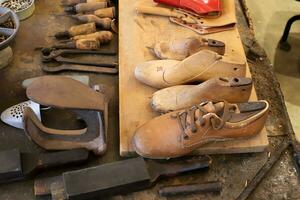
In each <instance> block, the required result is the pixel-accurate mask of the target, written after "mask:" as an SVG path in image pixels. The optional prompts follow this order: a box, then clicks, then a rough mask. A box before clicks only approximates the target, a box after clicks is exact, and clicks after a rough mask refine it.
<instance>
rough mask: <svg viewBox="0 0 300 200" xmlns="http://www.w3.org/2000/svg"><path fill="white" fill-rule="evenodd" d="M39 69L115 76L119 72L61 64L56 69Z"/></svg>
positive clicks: (104, 68)
mask: <svg viewBox="0 0 300 200" xmlns="http://www.w3.org/2000/svg"><path fill="white" fill-rule="evenodd" d="M41 68H42V70H43V71H45V72H62V71H77V72H93V73H99V74H117V73H118V72H119V70H118V69H117V68H110V67H99V66H91V65H74V64H63V65H59V66H56V67H49V66H47V65H41Z"/></svg>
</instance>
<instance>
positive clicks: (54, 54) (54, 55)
mask: <svg viewBox="0 0 300 200" xmlns="http://www.w3.org/2000/svg"><path fill="white" fill-rule="evenodd" d="M82 54H83V55H106V56H114V55H116V53H115V52H106V51H90V50H78V49H74V50H53V49H43V50H42V62H44V63H46V62H52V61H56V62H59V63H63V64H79V65H91V66H100V67H116V66H118V63H114V62H112V63H102V62H93V63H91V62H90V61H82V60H76V59H73V58H65V57H63V56H66V55H82Z"/></svg>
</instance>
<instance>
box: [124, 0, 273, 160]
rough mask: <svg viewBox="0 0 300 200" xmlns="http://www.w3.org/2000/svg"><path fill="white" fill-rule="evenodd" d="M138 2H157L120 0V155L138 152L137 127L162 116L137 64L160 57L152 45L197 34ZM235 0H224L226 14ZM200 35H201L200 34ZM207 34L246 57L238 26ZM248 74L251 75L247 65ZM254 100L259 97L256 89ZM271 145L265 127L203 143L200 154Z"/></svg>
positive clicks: (232, 53) (229, 51) (233, 54)
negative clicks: (147, 11)
mask: <svg viewBox="0 0 300 200" xmlns="http://www.w3.org/2000/svg"><path fill="white" fill-rule="evenodd" d="M136 4H143V5H150V6H151V5H154V3H152V0H139V1H135V0H122V1H120V2H119V19H120V21H119V30H120V31H119V32H120V33H119V34H120V38H119V62H120V78H119V87H120V155H121V156H131V155H135V152H134V150H133V148H132V145H131V138H132V136H133V134H134V131H135V130H136V129H137V128H138V127H139V126H140V125H142V124H143V123H145V122H147V121H149V120H150V119H152V118H154V117H156V116H158V113H156V112H154V111H152V109H151V106H150V100H151V97H152V94H153V93H154V92H155V91H156V89H154V88H151V87H149V86H147V85H144V84H142V83H140V82H138V81H137V80H136V79H135V77H134V69H135V67H136V66H137V64H139V63H142V62H145V61H148V60H154V59H156V58H155V57H154V56H153V55H152V54H151V52H150V51H149V48H148V47H151V46H153V44H154V43H156V42H159V41H162V40H173V39H175V38H182V37H190V36H197V35H198V34H197V33H195V32H193V31H192V30H189V29H187V28H184V27H181V26H178V25H175V24H173V23H171V22H170V21H169V20H168V18H164V17H157V16H150V15H142V14H137V13H136V11H135V5H136ZM234 6H235V5H234V1H232V0H223V9H224V14H223V17H224V16H226V15H227V13H228V12H235V7H234ZM198 36H199V35H198ZM205 37H208V38H213V39H218V40H221V41H223V42H225V43H226V52H225V55H227V56H230V57H233V58H235V59H241V60H243V61H245V60H246V56H245V52H244V49H243V46H242V42H241V39H240V35H239V32H238V30H237V28H235V29H234V30H230V31H225V32H221V33H216V34H210V35H207V36H205ZM247 77H251V74H250V71H249V68H248V67H247ZM250 100H257V97H256V92H255V89H253V90H252V94H251V98H250ZM266 146H268V138H267V132H266V130H265V129H264V130H263V131H262V132H261V133H260V134H258V135H257V136H255V137H252V138H248V139H241V140H234V141H226V142H219V143H213V144H208V145H205V146H203V147H201V148H200V149H199V151H198V153H200V154H218V153H246V152H260V151H263V150H264V149H265V148H266Z"/></svg>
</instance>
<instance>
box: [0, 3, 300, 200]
mask: <svg viewBox="0 0 300 200" xmlns="http://www.w3.org/2000/svg"><path fill="white" fill-rule="evenodd" d="M59 2H60V1H59V0H53V1H49V0H38V1H37V2H36V10H35V13H34V15H33V16H32V17H31V18H29V19H27V20H25V21H23V22H21V27H20V30H19V32H18V35H17V37H16V39H15V41H14V42H13V44H12V48H13V51H14V60H13V62H12V64H11V65H10V66H8V67H7V68H5V69H2V70H0V91H1V98H0V112H2V111H3V110H5V109H6V108H8V107H10V106H12V105H15V104H17V103H20V102H22V101H25V100H27V99H26V95H25V90H24V89H22V87H21V82H22V80H24V79H26V78H31V77H35V76H39V75H43V74H44V73H43V72H42V71H41V69H40V66H39V65H40V58H39V56H40V55H39V51H35V48H36V47H41V46H50V45H51V44H52V43H53V41H54V38H53V37H49V36H53V35H54V32H56V31H60V30H64V29H66V28H68V27H69V26H71V24H75V21H73V20H72V19H69V18H67V17H62V16H57V15H55V14H57V13H62V8H61V7H60V6H59ZM236 6H237V16H238V22H239V31H240V33H241V37H242V40H243V43H244V48H245V51H246V55H247V57H248V59H250V60H251V62H250V71H251V72H252V76H253V79H254V82H255V84H256V91H257V95H258V98H259V99H266V100H268V101H269V102H270V104H271V111H270V116H269V119H268V122H267V124H266V128H267V131H268V133H269V134H273V135H274V134H275V135H282V134H283V133H286V134H291V133H292V132H293V131H292V129H291V126H290V122H289V119H288V116H287V113H286V109H285V106H284V102H283V98H282V94H281V91H280V88H279V84H278V82H277V80H276V78H275V76H274V73H273V71H272V67H271V66H270V63H269V61H268V59H267V57H266V55H265V53H264V51H263V50H262V49H261V48H260V47H259V46H258V45H257V44H256V42H255V40H254V38H253V35H252V34H251V31H250V29H249V28H248V25H247V21H246V18H245V16H244V14H243V12H242V10H241V5H240V4H239V2H238V1H236ZM116 39H117V38H115V40H114V41H113V43H112V44H111V46H110V47H108V48H115V47H116V46H117V40H116ZM115 59H116V58H115ZM120 67H122V66H120ZM68 74H75V73H68ZM83 74H85V75H86V74H87V75H89V76H90V79H91V81H92V83H102V84H107V85H108V86H109V87H110V88H111V90H112V91H114V97H113V99H112V101H111V104H110V108H109V109H110V112H109V121H110V122H109V131H108V132H109V135H108V152H107V153H106V154H105V155H104V156H103V157H101V158H96V157H95V156H91V158H90V162H89V163H88V164H85V165H82V166H74V167H68V168H63V169H57V170H52V171H48V172H44V173H42V174H40V175H39V177H46V176H54V175H59V174H60V173H62V172H64V171H68V170H72V169H79V168H82V167H88V166H94V165H97V164H102V163H106V162H112V161H115V160H120V159H122V158H120V156H119V125H118V124H119V123H118V122H119V119H118V116H119V112H118V110H119V109H118V76H111V75H96V74H89V73H83ZM283 137H284V136H278V137H270V138H269V141H270V150H272V149H273V148H274V147H275V146H276V145H278V144H279V143H280V142H281V140H282V138H283ZM13 148H18V149H20V150H21V151H22V152H41V151H42V149H41V148H39V147H38V146H37V145H35V144H34V143H32V142H31V141H29V140H28V138H27V137H26V135H25V134H24V133H23V131H22V130H17V129H14V128H12V127H9V126H7V125H5V124H3V123H0V150H6V149H13ZM212 158H213V164H212V167H211V169H210V170H209V171H204V172H195V173H192V174H188V175H183V176H180V177H177V178H170V179H165V180H162V181H160V182H159V183H158V184H157V185H156V186H154V187H153V188H152V189H150V190H146V191H142V192H137V193H133V194H129V195H125V196H118V197H113V198H111V199H124V200H125V199H131V200H133V199H136V200H138V199H152V200H154V199H165V198H160V197H159V196H158V194H157V189H158V188H159V187H161V186H164V185H171V184H179V183H186V184H187V183H201V182H204V181H213V180H220V181H222V183H223V191H222V192H221V194H220V195H189V196H186V197H185V198H184V199H187V200H189V199H212V200H215V199H226V200H227V199H229V200H231V199H234V198H235V197H237V196H238V194H239V193H240V192H241V191H242V189H243V188H244V186H245V183H246V182H247V180H251V179H252V178H253V176H254V175H255V174H256V172H257V171H258V169H259V168H260V167H261V166H262V165H263V163H264V162H265V161H266V160H267V158H268V151H266V152H263V153H252V154H236V155H216V156H212ZM1 164H2V163H1ZM83 181H86V180H83ZM0 199H1V200H24V199H26V200H31V199H36V198H35V197H34V194H33V180H28V181H21V182H16V183H10V184H3V185H1V186H0ZM106 199H107V198H106ZM170 199H171V198H170ZM172 199H183V198H182V197H177V198H172ZM250 199H255V200H257V199H273V200H277V199H278V200H279V199H300V187H299V181H298V178H297V176H296V172H295V169H294V168H293V165H292V160H291V157H290V155H289V153H285V154H284V155H283V156H282V157H281V159H280V160H279V162H277V164H276V165H275V167H274V168H273V169H272V171H271V172H270V173H269V174H268V176H267V178H266V179H264V181H263V182H262V183H261V184H260V187H258V188H257V189H256V190H255V192H254V194H252V196H251V198H250Z"/></svg>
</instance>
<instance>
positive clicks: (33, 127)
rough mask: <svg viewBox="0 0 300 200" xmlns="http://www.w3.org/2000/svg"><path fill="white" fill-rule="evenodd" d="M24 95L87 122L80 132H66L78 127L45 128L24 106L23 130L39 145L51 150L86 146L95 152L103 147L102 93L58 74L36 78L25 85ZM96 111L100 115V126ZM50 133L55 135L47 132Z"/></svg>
mask: <svg viewBox="0 0 300 200" xmlns="http://www.w3.org/2000/svg"><path fill="white" fill-rule="evenodd" d="M26 94H27V97H28V98H29V99H31V100H33V101H35V102H38V103H40V104H42V105H45V106H51V107H53V108H61V109H70V110H72V111H74V112H76V113H77V114H78V115H80V116H81V117H82V119H83V120H84V121H85V123H86V125H87V128H86V132H85V133H84V134H82V135H76V136H74V135H70V133H72V132H75V133H77V132H80V131H82V130H74V131H73V130H67V131H65V130H56V129H49V128H47V127H45V126H44V125H42V123H41V122H40V121H39V120H38V118H37V117H36V116H35V115H34V113H33V112H32V111H30V110H29V109H27V110H26V113H25V114H24V122H23V123H24V127H25V132H26V133H27V135H29V136H30V137H31V139H32V140H33V141H34V142H36V143H37V144H39V145H40V146H41V147H43V148H45V149H52V150H62V149H74V148H86V149H89V150H93V151H94V152H95V154H97V155H100V154H102V153H103V152H104V151H105V150H106V141H105V136H106V133H107V125H108V102H109V99H108V97H107V96H106V95H105V94H103V93H100V92H96V91H95V90H93V89H92V88H90V87H88V86H86V85H84V84H82V83H80V82H78V81H76V80H73V79H71V78H67V77H62V76H43V77H39V78H37V79H36V80H35V81H34V82H33V83H32V84H30V85H29V86H28V88H27V90H26ZM100 112H103V114H104V122H105V123H104V127H103V125H102V121H101V116H100ZM103 130H104V131H103ZM53 132H55V133H57V134H56V135H53V134H51V133H53ZM66 133H67V134H66ZM58 134H59V135H58Z"/></svg>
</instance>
